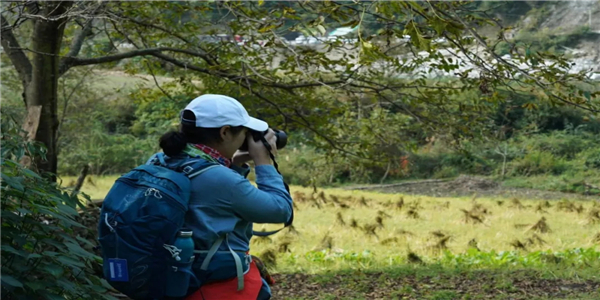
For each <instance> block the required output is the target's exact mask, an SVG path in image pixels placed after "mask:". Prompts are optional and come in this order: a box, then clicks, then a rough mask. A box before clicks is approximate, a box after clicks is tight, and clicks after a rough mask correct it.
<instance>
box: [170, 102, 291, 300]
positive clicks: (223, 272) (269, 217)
mask: <svg viewBox="0 0 600 300" xmlns="http://www.w3.org/2000/svg"><path fill="white" fill-rule="evenodd" d="M180 117H181V118H180V120H181V125H180V129H179V131H177V132H169V133H166V134H165V135H163V136H162V137H161V139H160V147H161V148H162V149H163V152H164V154H165V155H166V157H165V162H166V164H167V165H168V166H172V167H176V166H181V165H185V164H186V163H188V162H197V161H198V160H202V161H203V162H206V164H214V165H216V167H215V166H213V167H211V168H210V169H209V168H207V169H206V170H205V171H204V172H202V173H201V174H200V175H198V176H195V177H193V178H192V179H191V185H192V190H191V197H190V202H189V207H188V209H189V211H188V212H187V214H186V218H185V224H184V226H185V227H186V228H189V229H191V231H192V232H193V235H192V239H193V241H194V244H195V251H194V255H195V262H194V265H193V268H192V271H193V273H194V274H195V275H196V277H197V278H198V279H199V280H200V284H201V286H197V284H195V283H194V282H191V283H190V285H191V286H190V289H189V293H188V294H189V296H188V297H187V298H186V299H189V300H200V299H206V300H209V299H211V300H212V299H229V300H236V299H245V300H247V299H260V300H262V299H270V297H271V291H270V288H269V285H268V284H267V282H266V281H265V279H263V278H261V276H260V273H259V271H258V270H257V267H256V264H255V262H254V261H253V259H252V256H250V254H249V250H250V246H249V245H250V239H251V238H252V226H253V223H287V222H288V221H289V220H290V218H291V217H292V209H293V208H292V198H291V196H290V194H289V192H288V191H287V189H286V187H285V185H284V182H283V178H282V176H281V175H280V174H279V172H277V170H276V168H275V167H274V166H273V164H272V162H271V158H270V157H271V156H270V153H269V150H267V148H266V147H265V145H264V144H263V142H262V141H254V139H253V138H252V136H251V135H250V134H249V132H250V130H254V131H260V132H264V131H266V130H267V129H269V126H268V124H267V123H265V122H264V121H261V120H258V119H255V118H252V117H250V116H249V115H248V112H247V111H246V109H245V108H244V107H243V106H242V105H241V104H240V103H239V102H238V101H237V100H235V99H233V98H231V97H228V96H224V95H213V94H208V95H202V96H200V97H198V98H196V99H194V100H193V101H191V102H190V103H189V104H188V105H187V106H186V108H185V109H184V110H183V111H182V112H181V116H180ZM265 139H266V141H267V142H268V143H269V144H270V145H271V153H272V154H273V155H275V154H276V151H277V150H276V149H277V148H276V144H275V143H276V137H275V134H274V132H273V131H272V130H271V129H269V132H268V133H267V134H266V135H265ZM245 142H246V143H247V148H248V151H247V152H242V151H240V150H238V149H239V148H240V147H241V146H242V144H244V143H245ZM249 161H253V162H254V170H255V173H256V185H257V187H255V186H254V185H252V184H251V183H250V181H249V180H248V179H247V178H246V177H247V176H248V173H249V172H250V167H249V165H248V164H247V162H249ZM236 256H237V257H236Z"/></svg>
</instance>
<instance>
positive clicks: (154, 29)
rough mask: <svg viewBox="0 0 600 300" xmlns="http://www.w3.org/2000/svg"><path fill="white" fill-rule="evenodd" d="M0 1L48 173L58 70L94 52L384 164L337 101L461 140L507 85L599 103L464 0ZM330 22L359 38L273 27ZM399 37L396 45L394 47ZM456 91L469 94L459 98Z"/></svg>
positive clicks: (313, 27) (579, 82)
mask: <svg viewBox="0 0 600 300" xmlns="http://www.w3.org/2000/svg"><path fill="white" fill-rule="evenodd" d="M2 8H3V9H2V46H3V48H4V51H5V53H6V55H7V57H8V58H9V59H10V61H11V62H12V65H13V66H14V67H15V69H16V70H17V72H18V74H19V78H20V79H21V82H22V86H23V96H24V97H23V99H24V103H25V104H26V106H27V108H28V115H29V118H28V121H32V122H28V123H27V124H29V125H32V124H33V125H34V126H33V127H32V128H29V130H30V131H32V132H35V134H34V136H35V139H36V140H37V141H39V142H42V143H43V144H45V146H46V147H47V149H48V161H38V167H39V168H40V169H42V170H47V171H52V172H55V171H56V165H57V162H56V160H57V158H56V157H57V131H58V126H59V121H60V120H59V119H58V113H57V112H58V107H57V99H58V96H57V86H58V80H59V78H60V77H61V76H64V75H65V74H67V72H71V70H72V69H73V68H76V67H81V66H89V65H96V64H105V65H106V66H107V67H108V66H115V65H116V64H119V65H121V66H122V67H124V68H125V70H126V71H128V72H131V73H138V72H147V73H149V74H152V75H154V74H165V73H167V72H168V73H169V75H170V76H172V77H174V78H179V79H180V81H181V83H182V85H184V86H188V87H190V86H193V85H194V84H193V82H194V81H199V82H201V83H202V88H201V90H202V92H212V93H227V94H232V95H234V96H236V97H238V98H239V99H240V100H241V101H243V102H244V104H246V105H248V106H249V107H251V108H252V109H253V110H254V109H256V110H259V111H260V114H259V115H261V116H269V117H270V116H277V118H275V119H273V120H272V121H271V123H273V124H275V125H282V124H294V126H299V127H301V128H304V129H306V130H308V131H309V132H310V133H311V134H312V136H310V139H311V141H313V143H314V144H316V145H317V146H319V147H322V148H326V149H330V150H332V151H331V152H330V153H332V154H337V155H340V154H341V155H349V156H352V157H355V158H357V159H358V160H359V161H361V162H365V161H371V162H373V161H378V163H379V164H381V165H386V164H388V162H386V161H385V160H384V161H380V160H378V159H379V157H378V154H379V150H378V149H376V147H374V145H375V144H376V143H374V142H365V143H363V146H364V147H361V148H360V149H359V150H357V149H356V147H354V146H353V145H352V143H351V142H350V141H349V140H348V139H349V137H350V136H351V135H350V134H337V132H338V131H339V130H340V126H344V122H343V120H344V116H345V114H346V112H348V111H352V112H356V113H357V118H369V117H368V116H371V115H372V114H373V113H375V114H379V113H378V112H376V111H373V110H379V109H384V110H390V111H391V110H393V111H394V112H395V113H396V114H402V115H404V116H405V117H408V118H412V120H413V122H416V123H418V124H419V125H420V126H421V127H422V128H425V129H426V130H427V131H435V132H438V133H440V132H441V133H442V134H446V135H448V136H452V137H454V138H455V139H457V140H459V139H461V138H462V137H465V136H466V137H470V136H478V135H482V134H488V133H489V131H491V130H492V128H493V127H490V126H489V125H488V124H489V123H490V121H489V120H486V119H485V118H483V117H482V116H483V115H484V114H482V112H486V111H490V110H492V109H493V108H494V107H495V106H497V104H498V103H501V102H503V101H505V100H506V97H507V96H506V94H515V93H525V92H527V93H532V94H534V95H535V96H536V99H535V100H533V101H531V102H528V103H525V104H524V106H525V107H526V108H528V109H535V108H536V107H538V106H539V104H540V102H549V103H555V104H560V105H572V106H576V107H578V108H581V109H587V110H591V111H594V112H597V111H598V93H597V92H596V91H595V90H594V89H593V88H592V87H591V85H590V82H589V81H588V80H587V78H586V77H585V75H584V73H583V72H580V73H577V74H571V73H568V72H567V69H568V68H569V63H568V62H567V60H566V59H565V58H564V57H562V56H555V55H550V54H546V53H543V52H535V51H532V50H531V49H530V48H528V46H527V45H524V44H519V45H513V44H510V42H509V41H507V40H506V39H505V38H504V35H503V34H502V32H504V30H505V28H503V27H502V25H501V24H500V23H499V22H498V20H496V19H494V18H492V17H490V16H489V15H488V14H487V12H486V11H485V10H479V9H477V8H475V7H473V5H471V3H469V2H446V1H442V2H397V1H372V2H371V1H370V2H360V3H356V2H346V1H323V2H321V1H302V2H281V3H268V2H263V1H258V2H249V1H238V2H233V1H211V2H204V1H203V2H155V1H152V2H129V1H122V2H120V1H111V2H88V1H75V2H70V1H69V2H67V1H59V2H54V1H52V2H42V1H22V2H19V1H17V2H9V3H3V4H2ZM369 24H371V25H372V24H376V25H374V26H369ZM483 25H493V26H496V27H498V28H499V29H500V31H499V32H500V33H501V34H499V36H498V37H496V38H487V37H483V36H481V35H480V34H479V33H478V32H477V28H478V27H480V26H483ZM339 26H352V27H354V26H358V29H359V30H358V36H357V38H358V39H357V42H356V43H355V44H353V45H348V44H345V43H343V42H341V41H339V40H338V41H327V42H325V43H324V44H321V45H316V46H310V45H309V46H294V45H290V44H289V43H288V42H286V41H285V40H284V39H283V36H284V35H285V34H287V33H289V32H305V33H310V34H317V33H318V34H320V35H322V34H324V33H326V32H327V30H328V29H331V28H333V27H339ZM374 30H376V32H374V33H373V31H374ZM211 34H226V35H229V36H234V35H241V36H244V37H245V38H246V43H245V44H243V45H239V44H237V43H234V42H231V41H229V40H227V39H225V40H215V39H214V38H213V39H210V38H209V39H207V35H211ZM406 35H408V36H410V42H409V43H408V44H407V43H405V39H404V37H405V36H406ZM438 38H443V40H441V42H440V40H439V39H438ZM215 41H217V42H215ZM501 42H502V45H505V44H506V43H508V44H509V45H510V53H511V55H512V57H513V60H512V61H509V60H507V59H505V58H502V57H500V56H498V55H497V54H496V52H495V47H497V46H498V45H501ZM123 46H127V47H130V48H132V49H129V50H122V49H123ZM400 48H401V49H404V52H405V54H403V55H397V52H398V49H400ZM167 70H169V71H167ZM586 82H587V83H586ZM586 84H587V85H586ZM324 91H326V92H324ZM464 91H476V93H477V94H476V95H475V96H474V97H473V98H472V99H469V100H468V101H466V102H465V101H462V100H461V99H456V97H457V95H460V93H461V92H464ZM502 91H505V92H506V93H501V92H502ZM165 92H168V91H167V90H165ZM364 101H367V102H369V104H368V105H363V104H365V103H363V102H364ZM259 104H260V105H259ZM371 111H373V112H371ZM338 118H339V119H338ZM38 121H39V126H37V127H36V126H35V125H36V124H37V123H38ZM482 122H483V124H484V126H483V127H481V126H480V125H481V124H482ZM29 125H28V126H29ZM475 125H479V126H478V127H477V128H482V130H480V131H474V130H473V128H475ZM383 126H385V125H383ZM30 127H31V126H30ZM349 130H350V129H349ZM349 132H350V131H348V132H347V133H349ZM391 136H393V135H385V136H384V138H385V139H388V138H389V137H391ZM393 142H396V141H395V140H391V139H390V140H385V141H382V143H383V144H392V143H393ZM390 159H392V158H391V157H387V160H390Z"/></svg>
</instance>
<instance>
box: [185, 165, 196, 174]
mask: <svg viewBox="0 0 600 300" xmlns="http://www.w3.org/2000/svg"><path fill="white" fill-rule="evenodd" d="M182 171H183V173H185V174H190V173H191V172H192V171H194V168H192V167H191V166H186V167H185V168H183V170H182Z"/></svg>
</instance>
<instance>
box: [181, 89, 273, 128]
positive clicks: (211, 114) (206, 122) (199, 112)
mask: <svg viewBox="0 0 600 300" xmlns="http://www.w3.org/2000/svg"><path fill="white" fill-rule="evenodd" d="M186 110H189V111H191V112H193V113H194V115H195V116H196V118H195V120H190V119H186V118H184V117H183V112H184V111H186ZM180 118H181V122H182V123H188V124H195V125H196V127H203V128H220V127H223V126H226V125H229V126H232V127H237V126H244V127H246V128H249V129H252V130H256V131H265V130H267V129H269V124H267V122H265V121H262V120H259V119H256V118H253V117H251V116H250V115H248V112H247V111H246V109H245V108H244V106H243V105H242V104H241V103H240V102H239V101H237V100H236V99H234V98H231V97H228V96H225V95H215V94H205V95H202V96H200V97H198V98H196V99H194V100H192V102H190V103H189V104H188V105H187V106H186V107H185V108H184V109H183V110H182V111H181V114H180Z"/></svg>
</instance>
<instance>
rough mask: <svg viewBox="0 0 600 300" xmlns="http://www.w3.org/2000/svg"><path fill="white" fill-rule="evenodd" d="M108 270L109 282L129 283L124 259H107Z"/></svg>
mask: <svg viewBox="0 0 600 300" xmlns="http://www.w3.org/2000/svg"><path fill="white" fill-rule="evenodd" d="M108 268H109V270H110V274H109V279H110V281H129V273H127V260H126V259H120V258H109V259H108Z"/></svg>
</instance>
